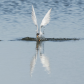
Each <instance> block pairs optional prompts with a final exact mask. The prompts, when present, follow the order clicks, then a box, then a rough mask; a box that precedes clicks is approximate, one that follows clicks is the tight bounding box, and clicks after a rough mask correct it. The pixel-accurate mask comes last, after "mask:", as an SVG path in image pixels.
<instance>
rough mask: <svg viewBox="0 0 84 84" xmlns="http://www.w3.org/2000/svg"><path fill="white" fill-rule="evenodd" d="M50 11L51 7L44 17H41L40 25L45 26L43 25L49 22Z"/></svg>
mask: <svg viewBox="0 0 84 84" xmlns="http://www.w3.org/2000/svg"><path fill="white" fill-rule="evenodd" d="M50 12H51V9H50V10H49V11H48V12H47V14H46V15H45V17H44V18H43V20H42V23H41V25H40V27H42V26H45V25H47V24H48V23H49V21H50Z"/></svg>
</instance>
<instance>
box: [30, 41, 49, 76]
mask: <svg viewBox="0 0 84 84" xmlns="http://www.w3.org/2000/svg"><path fill="white" fill-rule="evenodd" d="M38 55H39V57H40V60H41V63H42V65H43V67H45V70H46V71H47V72H48V74H50V63H49V60H48V58H47V57H46V56H45V54H44V42H36V53H35V56H34V57H33V58H32V61H31V64H30V74H31V76H32V73H33V72H34V68H35V65H36V60H37V56H38Z"/></svg>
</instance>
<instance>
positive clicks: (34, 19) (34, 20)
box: [32, 5, 38, 26]
mask: <svg viewBox="0 0 84 84" xmlns="http://www.w3.org/2000/svg"><path fill="white" fill-rule="evenodd" d="M32 20H33V22H34V24H35V25H36V26H38V25H37V19H36V15H35V11H34V7H33V5H32Z"/></svg>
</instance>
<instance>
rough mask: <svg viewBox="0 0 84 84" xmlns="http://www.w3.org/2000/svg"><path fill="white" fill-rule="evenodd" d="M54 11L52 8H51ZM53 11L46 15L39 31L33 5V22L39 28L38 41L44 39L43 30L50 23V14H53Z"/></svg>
mask: <svg viewBox="0 0 84 84" xmlns="http://www.w3.org/2000/svg"><path fill="white" fill-rule="evenodd" d="M51 9H52V8H51ZM51 9H50V10H49V11H48V12H47V13H46V15H45V16H44V18H43V20H42V22H41V25H40V29H39V31H38V24H37V18H36V15H35V11H34V7H33V5H32V20H33V22H34V24H35V26H36V27H37V31H36V32H37V33H36V38H37V41H40V40H41V39H42V37H43V33H42V32H41V28H42V27H44V26H45V25H47V24H48V23H49V22H50V13H51Z"/></svg>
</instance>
